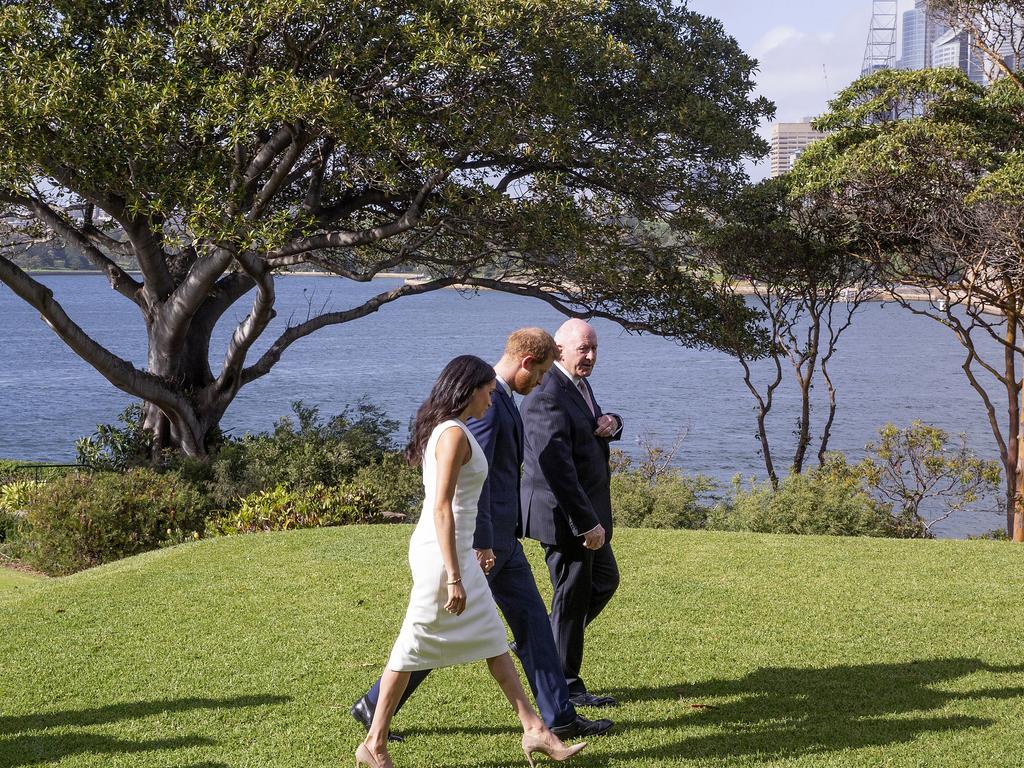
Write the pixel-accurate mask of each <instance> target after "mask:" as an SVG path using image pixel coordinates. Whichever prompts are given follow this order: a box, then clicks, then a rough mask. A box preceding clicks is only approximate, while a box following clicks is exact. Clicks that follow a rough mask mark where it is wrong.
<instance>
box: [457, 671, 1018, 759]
mask: <svg viewBox="0 0 1024 768" xmlns="http://www.w3.org/2000/svg"><path fill="white" fill-rule="evenodd" d="M976 672H993V673H1011V674H1020V673H1024V667H995V666H990V665H987V664H985V663H983V662H982V661H980V660H977V659H963V658H952V659H931V660H922V661H912V662H908V663H906V664H865V665H849V666H835V667H826V668H820V669H808V668H796V667H768V668H764V669H759V670H757V671H755V672H752V673H750V674H749V675H746V676H745V677H742V678H738V679H718V680H708V681H706V682H702V683H694V684H688V683H679V684H676V685H665V686H660V687H637V688H620V689H617V690H612V691H601V693H610V694H611V695H613V696H616V697H617V698H618V699H619V700H620V701H621V702H622V703H623V704H625V705H631V704H633V705H635V704H637V703H643V702H648V703H650V708H649V709H650V715H651V717H649V718H646V719H644V718H643V716H641V717H640V718H631V717H629V716H628V714H627V712H628V710H626V711H622V715H621V716H620V717H618V718H615V711H614V710H613V711H612V712H611V713H610V715H611V717H613V718H615V719H616V720H617V724H616V730H618V731H620V732H621V731H624V730H627V729H629V730H634V729H644V730H651V731H659V730H673V729H682V728H686V729H687V731H688V732H689V733H690V734H692V735H690V736H689V737H687V738H683V739H679V740H676V741H672V740H667V739H666V738H665V737H664V735H661V736H656V737H655V739H656V740H657V742H658V744H657V745H655V746H650V747H646V748H644V747H641V748H639V749H630V750H628V751H627V750H622V751H614V738H615V735H614V734H615V731H612V733H611V734H609V736H608V737H607V739H608V742H607V746H609V747H613V751H607V750H605V749H602V750H601V754H594V755H585V754H584V755H581V756H580V758H579V759H577V760H576V761H574V762H575V763H577V764H579V765H596V764H599V763H601V762H603V761H604V760H607V759H611V758H616V759H645V758H646V759H658V758H676V759H694V760H696V759H707V758H713V759H728V758H736V757H747V758H751V757H753V758H754V759H756V760H758V761H765V762H769V761H772V760H778V759H780V758H789V757H798V756H801V755H813V754H825V753H829V752H840V751H843V750H849V749H858V748H863V747H876V746H885V745H889V744H902V743H906V742H909V741H912V740H914V739H916V738H917V737H919V736H921V735H922V734H925V733H931V732H938V731H962V730H968V729H972V728H987V727H989V726H991V725H993V724H994V723H995V720H992V719H989V718H984V717H971V716H968V715H951V714H938V713H937V712H936V710H942V709H944V708H946V707H947V706H948V705H950V704H953V703H955V702H958V701H966V700H982V699H990V700H1005V699H1021V700H1022V701H1024V688H1022V687H1015V688H981V689H976V690H964V691H949V690H943V688H944V687H946V686H947V684H948V683H950V682H952V681H954V680H957V679H959V678H962V677H966V676H968V675H971V674H974V673H976ZM598 712H600V714H601V716H604V715H605V712H604V710H583V713H584V715H588V716H596V715H593V714H592V713H598ZM929 713H935V714H929ZM440 730H442V731H443V730H444V729H440ZM453 730H454V729H453ZM464 730H465V731H467V732H473V733H479V732H484V733H487V732H491V731H492V729H491V728H483V729H480V730H479V731H478V730H477V729H464ZM602 743H604V739H602Z"/></svg>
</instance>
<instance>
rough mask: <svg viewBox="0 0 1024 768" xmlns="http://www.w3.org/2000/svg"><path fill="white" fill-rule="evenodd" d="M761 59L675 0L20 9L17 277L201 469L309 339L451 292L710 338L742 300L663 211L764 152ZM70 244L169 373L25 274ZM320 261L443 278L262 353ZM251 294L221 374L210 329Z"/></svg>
mask: <svg viewBox="0 0 1024 768" xmlns="http://www.w3.org/2000/svg"><path fill="white" fill-rule="evenodd" d="M755 66H756V63H755V62H754V61H753V60H752V59H750V58H749V57H747V56H746V55H745V54H744V53H743V52H742V51H741V50H740V49H739V48H738V46H737V45H736V43H735V41H734V40H732V39H731V38H730V37H728V36H727V35H726V34H725V33H724V31H723V29H722V27H721V25H720V24H719V23H718V22H717V21H715V20H713V19H710V18H708V17H704V16H701V15H699V14H696V13H693V12H691V11H689V10H687V9H686V8H685V7H678V6H676V5H674V4H673V3H671V2H669V1H668V0H616V1H613V2H596V1H591V0H397V2H392V1H391V0H389V2H387V3H379V2H373V1H371V0H353V1H350V2H341V1H340V0H258V1H256V0H231V1H229V2H212V1H210V0H130V1H129V0H105V1H104V2H100V3H95V2H84V1H82V0H17V1H15V2H10V3H7V4H5V6H4V7H3V9H2V10H0V216H2V217H3V221H4V222H5V223H6V229H7V235H6V239H5V243H6V247H7V251H6V253H7V256H4V255H2V254H0V281H3V282H4V283H6V284H7V285H8V286H9V287H11V288H12V289H13V290H14V291H15V292H16V293H17V294H18V295H20V296H21V297H22V298H24V299H25V300H26V301H28V302H30V303H31V304H32V305H33V306H34V307H36V308H37V309H38V310H39V311H40V312H41V314H42V315H43V316H44V318H45V319H46V321H47V322H48V323H49V324H50V325H51V326H52V327H53V328H54V330H55V331H56V332H57V333H58V335H60V336H61V338H62V339H63V340H64V341H65V342H66V343H67V344H69V345H70V346H71V347H72V348H73V349H74V351H75V352H76V353H78V354H79V355H81V356H82V357H83V358H84V359H86V360H87V361H88V362H89V363H90V364H92V365H93V366H94V367H95V368H96V369H97V370H99V371H100V372H101V373H102V374H103V375H104V376H106V377H107V378H108V379H109V380H110V381H111V382H113V383H114V384H115V385H116V386H118V387H120V388H121V389H123V390H125V391H127V392H129V393H131V394H134V395H136V396H138V397H140V398H142V399H144V400H146V401H147V402H148V403H149V404H150V406H151V407H150V408H149V410H148V413H147V421H148V423H149V426H150V427H151V428H153V429H154V430H156V431H157V432H158V441H157V442H158V445H162V444H168V445H173V446H175V447H179V448H181V449H182V450H185V451H186V452H188V453H196V454H201V453H203V452H204V451H205V443H206V441H207V439H208V437H209V435H210V433H211V430H213V429H214V427H216V425H217V423H218V422H219V420H220V418H221V416H222V415H223V413H224V409H226V408H227V406H228V404H230V402H231V400H232V399H233V398H234V396H235V395H236V394H237V392H238V389H239V387H241V386H243V385H244V384H246V383H248V382H251V381H253V380H254V379H256V378H258V377H260V376H263V375H265V374H266V373H268V372H269V371H270V370H271V368H272V367H273V365H274V364H275V363H276V362H277V360H278V359H279V358H280V356H281V355H282V354H283V353H284V351H285V350H286V349H287V347H288V346H289V345H290V344H292V343H293V342H294V341H296V340H297V339H299V338H302V337H304V336H306V335H308V334H309V333H312V332H314V331H316V330H317V329H319V328H322V327H324V326H326V325H330V324H335V323H340V322H346V321H348V320H351V319H355V318H358V317H361V316H363V315H365V314H368V313H369V312H373V311H375V310H376V309H377V308H379V307H380V306H382V305H383V304H384V303H387V302H389V301H393V300H395V299H397V298H400V297H401V296H405V295H410V294H413V293H422V292H424V291H428V290H433V289H437V288H441V287H445V286H450V285H454V284H463V285H469V286H482V287H490V288H498V289H501V290H507V291H511V292H514V293H519V294H522V295H533V296H537V297H539V298H542V299H544V300H547V301H549V302H550V303H552V304H554V305H555V306H556V307H558V308H559V309H561V310H563V311H566V312H582V313H587V314H603V315H605V316H609V317H614V318H616V319H618V320H620V321H622V322H623V323H625V324H626V325H627V327H632V328H636V329H647V330H654V329H655V325H656V323H657V322H660V320H659V318H663V317H664V316H665V315H666V314H671V315H672V316H673V319H672V323H673V327H674V328H675V329H676V331H677V335H679V336H680V338H681V339H682V340H683V341H684V342H686V343H690V344H697V345H708V344H715V343H717V340H716V337H715V330H714V329H715V328H717V327H718V323H717V317H718V314H719V313H720V307H719V305H718V304H717V303H716V302H714V301H712V300H711V299H709V298H708V295H707V294H708V291H707V286H706V284H704V283H703V282H702V281H701V279H699V278H698V277H697V276H696V275H695V274H694V273H693V272H692V271H690V270H688V269H686V266H685V264H684V265H683V267H682V268H680V263H679V253H678V249H675V248H673V247H672V246H671V245H669V244H666V243H665V242H664V241H663V240H662V239H660V238H658V237H657V236H656V235H655V232H656V230H657V227H651V226H650V223H651V222H664V223H666V224H673V223H678V222H680V221H684V220H686V219H687V218H688V217H689V216H690V215H691V214H692V213H693V211H694V210H695V209H696V208H697V207H698V206H701V205H704V204H706V203H708V201H711V200H714V199H716V198H719V197H721V196H723V195H726V194H728V193H730V192H731V191H732V190H733V189H735V187H736V185H737V184H739V183H741V182H742V181H743V172H742V160H743V159H744V158H745V157H751V156H759V155H761V154H763V152H764V150H765V146H764V142H763V141H762V140H761V139H760V138H759V137H758V136H757V135H756V133H755V129H756V127H757V125H758V123H759V122H760V120H761V119H762V118H763V117H765V116H766V115H768V114H770V113H771V110H772V107H771V105H770V104H769V103H768V102H767V101H765V100H764V99H762V98H754V97H753V96H752V89H753V80H752V76H753V73H754V70H755ZM48 237H49V238H54V239H57V240H59V241H61V242H62V243H66V244H68V245H70V246H72V247H75V248H77V249H79V250H80V251H81V252H82V253H83V254H85V255H86V256H87V257H88V258H89V260H90V262H91V263H92V264H93V265H95V266H96V267H97V268H99V269H101V270H102V271H103V272H104V273H105V274H106V276H107V278H108V280H109V282H110V285H111V287H112V288H113V289H114V290H115V291H116V292H117V293H119V294H120V295H121V296H123V297H125V298H127V299H128V300H130V301H132V302H134V303H135V304H137V305H138V307H139V309H140V313H141V316H142V319H143V321H144V322H145V325H146V328H147V332H148V337H149V360H148V365H147V370H145V371H143V370H139V369H137V368H136V367H135V366H133V365H132V364H131V363H129V362H128V361H125V360H122V359H120V358H118V357H116V356H115V355H113V354H112V353H111V352H110V351H108V350H106V349H104V348H103V347H102V346H101V345H100V344H98V343H96V342H95V341H94V340H92V339H91V338H89V337H88V336H87V335H86V334H85V333H84V332H83V331H82V330H81V329H80V328H79V327H78V326H77V325H76V324H75V323H74V320H73V319H72V318H70V317H68V316H67V315H66V314H65V313H64V312H63V309H62V308H61V307H60V305H59V304H58V303H57V302H56V301H55V300H54V298H53V296H52V294H51V293H50V292H49V291H48V290H47V289H45V287H44V286H42V285H41V284H40V283H39V282H37V281H35V280H34V279H32V278H31V277H30V276H28V275H27V274H25V273H24V272H22V271H21V270H19V269H18V268H17V267H16V266H15V265H14V264H13V262H12V261H11V260H10V258H9V256H10V249H12V248H16V247H18V246H19V245H22V244H25V243H27V242H37V241H39V240H40V239H45V238H48ZM116 254H130V255H132V256H134V257H135V258H136V260H137V262H138V264H139V267H140V270H141V276H136V275H133V274H129V273H128V272H126V271H125V270H124V269H122V268H121V267H119V266H118V264H117V263H116V260H115V258H114V256H115V255H116ZM297 264H311V265H314V266H315V267H317V268H320V269H323V270H325V271H328V272H331V273H333V274H336V275H339V276H341V277H345V278H349V279H354V280H361V281H365V280H369V279H371V278H372V277H373V276H374V275H376V274H378V273H379V272H381V271H383V270H387V269H390V268H394V267H399V266H407V267H408V266H413V267H415V268H416V269H417V270H418V271H423V272H425V273H427V274H428V275H429V279H428V280H426V281H424V282H423V283H421V284H418V285H406V286H403V287H401V288H398V289H395V290H393V291H390V292H385V293H382V294H380V295H379V296H377V297H376V298H374V299H372V300H371V301H369V302H367V303H365V304H363V305H360V306H357V307H352V308H349V309H346V310H340V311H332V312H326V313H324V314H321V315H318V316H314V317H311V318H309V319H308V320H306V321H305V322H302V323H300V324H298V325H294V326H290V327H288V328H287V329H286V330H284V331H283V332H282V333H281V335H280V336H279V337H278V338H277V339H276V340H275V341H274V342H273V343H272V344H271V345H270V347H269V349H268V350H267V351H266V352H265V353H264V354H262V355H261V356H260V357H259V358H258V359H255V360H249V359H248V354H249V351H250V349H251V348H252V346H253V344H254V343H255V342H256V340H257V339H259V338H260V336H261V335H262V334H263V333H264V331H265V330H266V328H267V326H268V324H269V323H270V321H271V320H272V318H273V315H274V300H275V296H274V275H275V273H276V272H277V271H279V270H281V269H286V268H289V267H292V266H295V265H297ZM254 290H255V293H254V297H253V299H252V306H251V309H250V311H249V313H248V315H247V317H246V318H245V319H244V320H243V321H242V322H241V323H240V324H239V325H238V327H237V328H236V330H235V333H234V335H233V337H232V340H231V343H230V345H229V347H228V349H226V350H225V351H224V356H223V362H222V364H221V366H220V369H219V370H218V371H216V372H215V371H214V370H212V368H211V366H210V362H209V356H210V349H209V346H210V334H211V332H212V329H213V327H214V325H216V323H217V322H218V321H219V320H220V318H221V317H222V316H223V315H224V313H225V312H226V311H227V309H228V308H229V307H231V306H232V305H233V304H234V303H235V302H236V301H239V300H240V299H241V298H242V297H243V296H245V295H246V294H248V293H250V292H252V291H254ZM668 294H671V295H672V296H674V297H678V296H683V297H684V298H685V301H684V302H682V303H679V302H677V301H676V300H675V299H673V300H672V302H671V304H666V303H665V300H664V299H663V298H662V297H663V296H665V295H668ZM732 309H734V310H736V311H738V312H741V313H742V307H741V306H739V305H736V306H734V307H733V308H732ZM680 330H681V332H680Z"/></svg>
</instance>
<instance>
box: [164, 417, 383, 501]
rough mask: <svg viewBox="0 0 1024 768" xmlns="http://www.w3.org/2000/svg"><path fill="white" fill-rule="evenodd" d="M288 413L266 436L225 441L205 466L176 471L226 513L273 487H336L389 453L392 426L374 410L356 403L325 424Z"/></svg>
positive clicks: (192, 463)
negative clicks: (248, 497) (243, 500)
mask: <svg viewBox="0 0 1024 768" xmlns="http://www.w3.org/2000/svg"><path fill="white" fill-rule="evenodd" d="M292 411H293V414H294V419H293V418H291V417H284V418H282V419H280V420H279V421H278V422H277V424H276V425H275V426H274V430H273V431H272V432H270V433H259V434H255V435H245V436H244V437H242V438H240V439H237V440H228V441H226V442H225V443H224V444H223V445H222V446H221V447H220V448H219V450H218V451H217V452H216V453H215V454H214V455H213V456H211V457H210V458H209V459H208V460H206V461H197V460H195V459H180V460H178V462H177V463H176V465H175V466H176V469H177V470H178V471H179V472H180V473H181V475H182V476H183V477H185V478H186V479H187V480H189V481H190V482H193V483H196V484H197V485H199V486H200V487H201V488H202V489H203V491H204V493H206V494H207V496H208V497H209V502H210V505H211V507H213V508H216V509H221V510H229V509H233V508H236V507H237V506H238V500H239V499H240V498H244V497H246V496H249V495H250V494H253V493H255V492H257V491H261V490H265V489H270V488H274V487H276V486H279V485H280V486H283V487H286V488H312V487H314V486H326V487H333V486H337V485H340V484H342V483H345V482H347V481H348V480H350V479H352V477H354V476H355V475H356V474H357V473H358V472H359V471H360V470H361V469H362V468H363V467H366V466H368V465H371V464H373V463H375V462H381V461H382V460H383V459H384V457H385V456H386V455H388V454H389V453H390V452H393V451H394V450H395V445H394V443H393V441H392V435H393V434H394V432H395V430H396V429H397V428H398V422H396V421H392V420H390V419H387V418H386V417H385V415H384V413H383V411H382V410H381V409H380V408H378V407H377V406H374V405H371V404H369V403H366V402H360V403H358V404H357V405H356V406H350V407H346V408H345V410H344V411H342V412H341V413H340V414H339V415H337V416H334V417H333V418H331V419H329V420H328V421H326V422H324V421H323V420H322V419H321V418H320V414H319V409H317V408H316V407H306V406H304V405H303V404H302V403H301V402H296V403H293V404H292Z"/></svg>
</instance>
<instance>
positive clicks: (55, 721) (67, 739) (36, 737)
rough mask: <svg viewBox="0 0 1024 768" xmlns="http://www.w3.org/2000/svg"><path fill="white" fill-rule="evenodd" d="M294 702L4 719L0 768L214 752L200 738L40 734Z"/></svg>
mask: <svg viewBox="0 0 1024 768" xmlns="http://www.w3.org/2000/svg"><path fill="white" fill-rule="evenodd" d="M290 700H291V697H289V696H235V697H233V698H223V699H208V698H205V699H204V698H189V699H169V700H162V701H159V700H158V701H139V702H132V703H127V704H110V705H107V706H105V707H95V708H92V709H79V710H69V711H64V712H45V713H40V714H32V715H20V716H17V717H0V768H15V766H21V765H32V764H37V763H48V762H57V761H59V760H61V759H63V758H64V757H67V756H70V755H76V754H84V753H90V754H115V753H120V754H131V753H134V752H151V751H157V750H173V749H186V748H189V747H204V746H212V745H213V744H215V743H216V742H215V741H213V740H211V739H207V738H202V737H199V736H186V737H181V738H174V739H145V740H141V741H128V740H125V739H118V738H115V737H112V736H104V735H100V734H95V733H87V732H82V733H76V732H72V733H67V732H66V731H61V732H59V733H48V734H38V733H31V732H34V731H45V730H47V729H51V728H60V729H67V728H84V727H88V726H93V725H103V724H107V723H115V722H119V721H122V720H136V719H140V718H145V717H150V716H152V715H160V714H168V713H175V712H188V711H192V710H196V709H240V708H243V707H263V706H268V705H273V704H283V703H285V702H287V701H290ZM191 768H223V764H221V763H210V762H204V763H199V764H195V765H193V766H191Z"/></svg>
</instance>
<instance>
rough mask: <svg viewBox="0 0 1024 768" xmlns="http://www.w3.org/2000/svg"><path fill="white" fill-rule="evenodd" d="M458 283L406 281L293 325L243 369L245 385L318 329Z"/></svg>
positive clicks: (448, 278) (265, 371) (345, 321)
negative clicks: (368, 297) (355, 305)
mask: <svg viewBox="0 0 1024 768" xmlns="http://www.w3.org/2000/svg"><path fill="white" fill-rule="evenodd" d="M457 282H459V280H458V278H455V277H446V278H441V279H437V280H431V281H428V282H426V283H405V284H404V285H401V286H399V287H397V288H395V289H393V290H390V291H386V292H384V293H379V294H377V295H376V296H374V297H373V298H372V299H370V300H369V301H367V302H365V303H364V304H361V305H359V306H358V307H353V308H351V309H347V310H344V311H341V312H328V313H325V314H322V315H319V316H317V317H314V318H311V319H309V320H307V321H306V322H304V323H300V324H299V325H293V326H291V327H290V328H288V329H287V330H286V331H285V332H284V333H282V334H281V335H280V336H279V337H278V339H277V341H275V342H274V343H273V344H271V345H270V349H268V350H267V351H266V352H264V353H263V356H262V357H260V359H259V360H257V361H256V362H255V363H253V364H252V365H251V366H249V367H248V368H246V369H245V370H244V371H242V376H241V384H242V385H244V384H248V383H250V382H252V381H255V380H256V379H258V378H260V377H261V376H265V375H266V374H268V373H269V372H270V369H271V368H273V367H274V365H276V364H277V362H278V360H280V359H281V355H282V354H283V353H284V351H285V350H286V349H288V347H290V346H291V345H292V344H294V343H295V342H296V341H298V340H299V339H301V338H303V337H305V336H308V335H309V334H311V333H313V332H314V331H318V330H320V329H321V328H326V327H327V326H329V325H339V324H341V323H347V322H350V321H352V320H358V319H359V318H361V317H366V316H367V315H370V314H373V313H374V312H376V311H377V310H378V309H380V308H381V307H383V306H384V305H385V304H390V303H391V302H392V301H395V300H397V299H400V298H402V297H403V296H415V295H417V294H421V293H429V292H430V291H436V290H438V289H440V288H447V287H448V286H450V285H454V284H455V283H457Z"/></svg>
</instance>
